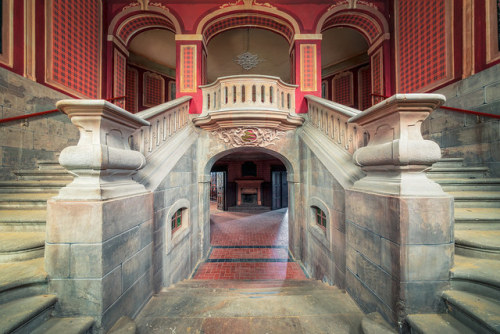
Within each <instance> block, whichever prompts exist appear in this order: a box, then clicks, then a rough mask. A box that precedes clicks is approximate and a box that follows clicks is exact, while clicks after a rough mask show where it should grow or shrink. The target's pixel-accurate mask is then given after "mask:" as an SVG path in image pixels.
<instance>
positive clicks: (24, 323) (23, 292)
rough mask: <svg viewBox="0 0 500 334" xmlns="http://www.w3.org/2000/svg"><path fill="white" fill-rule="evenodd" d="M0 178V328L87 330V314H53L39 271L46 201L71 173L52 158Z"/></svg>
mask: <svg viewBox="0 0 500 334" xmlns="http://www.w3.org/2000/svg"><path fill="white" fill-rule="evenodd" d="M15 174H16V175H17V177H18V180H14V181H2V182H0V333H35V334H38V333H54V334H55V333H75V334H76V333H90V331H91V328H92V325H93V323H94V321H93V319H92V318H83V317H82V318H56V317H52V316H51V313H52V311H53V310H54V307H55V304H56V302H57V297H56V296H54V295H50V294H47V273H46V272H45V270H44V258H43V255H44V248H45V222H46V215H47V210H46V208H47V200H48V199H49V198H51V197H53V196H55V195H57V193H58V191H59V189H60V188H62V187H63V186H65V185H66V184H68V183H69V182H71V180H72V179H73V177H72V176H71V175H70V174H69V173H68V172H67V171H66V170H65V169H63V168H62V167H61V166H60V165H59V163H57V162H54V161H38V168H37V169H34V170H22V171H18V172H16V173H15Z"/></svg>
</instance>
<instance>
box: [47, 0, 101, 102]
mask: <svg viewBox="0 0 500 334" xmlns="http://www.w3.org/2000/svg"><path fill="white" fill-rule="evenodd" d="M48 6H49V7H48V8H49V9H50V12H49V21H48V22H49V24H50V25H49V28H50V31H51V32H52V33H51V34H50V35H49V36H48V38H47V40H48V51H49V52H48V57H47V58H48V61H49V71H48V72H49V73H48V78H47V79H48V81H49V82H50V83H52V84H54V85H55V86H58V87H60V88H61V89H64V90H66V91H68V92H71V93H76V94H77V95H82V96H85V97H89V98H98V97H99V95H100V92H99V91H100V75H99V74H100V56H101V55H100V54H101V47H100V45H101V38H100V36H101V34H100V31H101V27H100V20H101V6H100V1H99V0H72V1H67V0H52V3H51V2H50V1H48Z"/></svg>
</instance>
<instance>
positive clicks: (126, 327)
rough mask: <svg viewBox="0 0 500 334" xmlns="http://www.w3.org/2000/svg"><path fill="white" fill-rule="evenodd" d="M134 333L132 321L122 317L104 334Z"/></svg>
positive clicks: (134, 325)
mask: <svg viewBox="0 0 500 334" xmlns="http://www.w3.org/2000/svg"><path fill="white" fill-rule="evenodd" d="M136 331H137V325H136V324H135V322H134V320H132V319H130V318H129V317H127V316H123V317H121V318H120V319H118V321H117V322H115V324H114V325H113V327H111V329H110V330H109V331H108V332H107V333H106V334H135V333H136ZM40 334H41V333H40ZM54 334H55V333H54Z"/></svg>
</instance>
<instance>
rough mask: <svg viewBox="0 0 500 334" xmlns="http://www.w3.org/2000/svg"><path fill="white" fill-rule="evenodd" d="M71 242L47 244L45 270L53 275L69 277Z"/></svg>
mask: <svg viewBox="0 0 500 334" xmlns="http://www.w3.org/2000/svg"><path fill="white" fill-rule="evenodd" d="M70 246H71V245H70V244H50V243H46V244H45V252H46V254H47V255H49V254H50V256H46V257H45V270H47V272H49V273H51V275H52V276H53V277H57V278H68V277H69V276H70V272H71V270H70V263H71V262H70Z"/></svg>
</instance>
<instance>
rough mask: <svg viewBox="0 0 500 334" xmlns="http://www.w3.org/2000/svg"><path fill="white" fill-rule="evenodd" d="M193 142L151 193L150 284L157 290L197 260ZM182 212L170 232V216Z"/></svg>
mask: <svg viewBox="0 0 500 334" xmlns="http://www.w3.org/2000/svg"><path fill="white" fill-rule="evenodd" d="M196 151H197V149H196V145H192V146H191V148H189V149H188V150H187V151H186V152H185V154H183V156H182V157H181V158H180V159H179V161H178V162H177V163H176V165H175V167H174V168H173V169H172V170H171V172H169V173H168V175H167V177H166V178H165V180H163V182H162V183H161V184H160V185H159V186H158V187H157V189H156V190H155V192H154V232H153V233H154V245H155V246H154V252H153V262H154V273H153V278H154V287H155V290H156V291H158V290H159V289H160V288H161V287H163V286H169V285H171V284H174V283H176V282H178V281H180V280H183V279H186V278H188V277H189V275H190V274H191V273H192V271H193V270H194V268H195V265H196V264H197V263H198V261H199V260H200V256H201V249H200V247H201V242H200V235H201V233H200V225H199V221H200V219H199V216H198V211H199V210H198V179H197V174H196V168H197V155H196ZM177 209H183V211H182V226H181V227H180V228H179V229H178V230H176V231H175V232H174V233H172V228H171V218H172V215H173V214H175V212H176V211H177Z"/></svg>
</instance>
